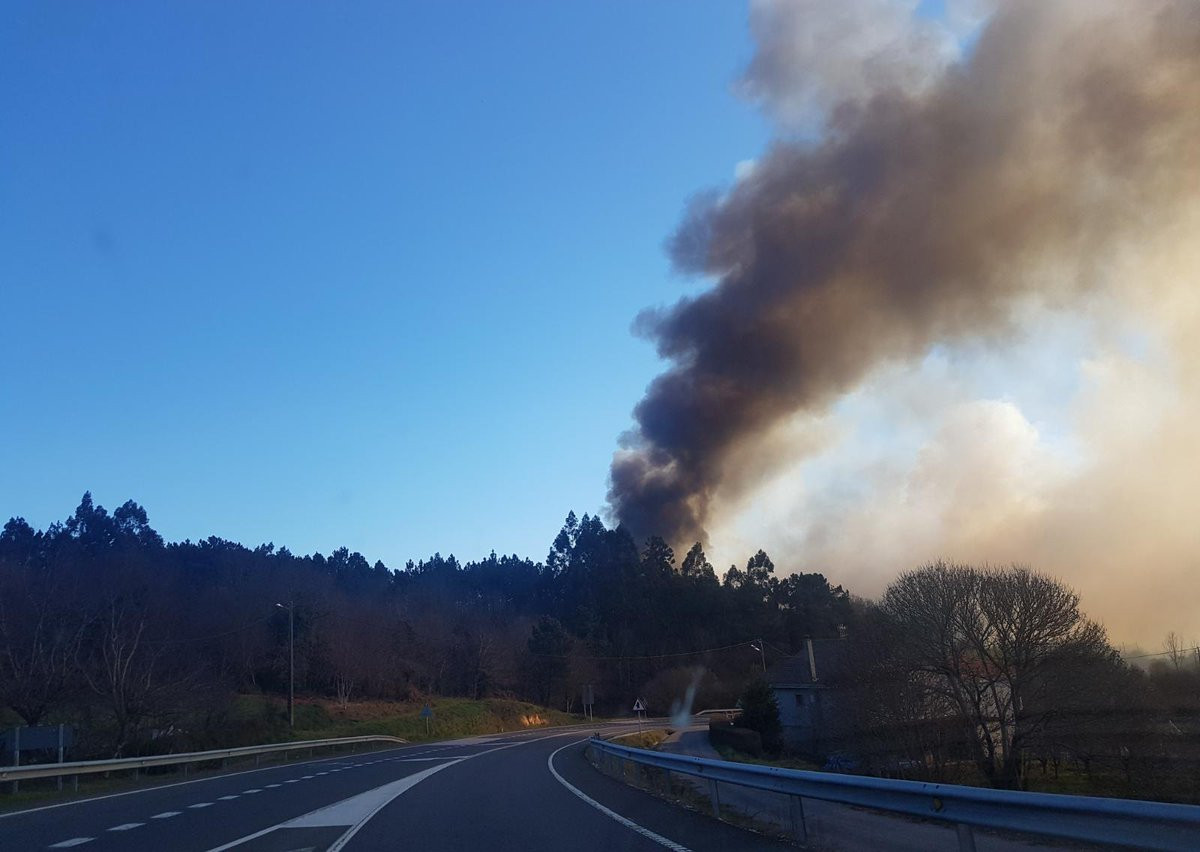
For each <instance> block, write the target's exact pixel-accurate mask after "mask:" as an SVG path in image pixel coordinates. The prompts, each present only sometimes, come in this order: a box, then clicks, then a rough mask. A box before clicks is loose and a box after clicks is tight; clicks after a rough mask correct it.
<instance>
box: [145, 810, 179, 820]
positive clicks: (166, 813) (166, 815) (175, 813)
mask: <svg viewBox="0 0 1200 852" xmlns="http://www.w3.org/2000/svg"><path fill="white" fill-rule="evenodd" d="M181 813H183V811H163V812H162V813H161V814H155V815H154V816H152V817H150V819H170V818H171V817H177V816H179V815H180V814H181Z"/></svg>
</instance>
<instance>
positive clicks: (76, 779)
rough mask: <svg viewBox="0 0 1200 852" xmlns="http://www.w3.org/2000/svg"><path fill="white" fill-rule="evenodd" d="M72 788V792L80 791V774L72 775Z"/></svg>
mask: <svg viewBox="0 0 1200 852" xmlns="http://www.w3.org/2000/svg"><path fill="white" fill-rule="evenodd" d="M71 789H72V792H75V793H78V792H79V776H78V775H72V776H71Z"/></svg>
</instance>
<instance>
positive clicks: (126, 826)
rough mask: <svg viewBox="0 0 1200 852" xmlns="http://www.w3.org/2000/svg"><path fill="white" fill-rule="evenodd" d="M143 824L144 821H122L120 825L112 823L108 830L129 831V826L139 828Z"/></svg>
mask: <svg viewBox="0 0 1200 852" xmlns="http://www.w3.org/2000/svg"><path fill="white" fill-rule="evenodd" d="M145 824H146V823H144V822H123V823H121V824H120V825H114V826H113V827H112V828H110V829H109V831H129V830H130V829H131V828H141V827H142V826H143V825H145Z"/></svg>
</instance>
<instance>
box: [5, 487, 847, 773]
mask: <svg viewBox="0 0 1200 852" xmlns="http://www.w3.org/2000/svg"><path fill="white" fill-rule="evenodd" d="M289 608H290V609H291V615H292V616H293V617H294V622H293V629H294V643H295V644H294V647H295V682H296V692H297V695H298V696H322V697H326V698H330V699H335V700H337V701H340V702H343V703H344V702H349V701H352V700H359V699H366V698H378V699H399V700H419V699H421V698H422V697H424V696H431V695H443V696H465V697H469V698H482V697H486V696H497V697H513V698H522V699H526V700H529V701H532V702H535V703H538V704H541V705H544V706H553V707H557V708H558V709H560V710H566V711H568V712H571V711H574V712H579V710H580V707H579V696H580V692H581V687H582V686H583V685H584V684H585V683H590V684H592V685H593V686H594V694H595V700H596V707H595V711H596V712H597V713H599V714H605V713H618V712H624V713H626V714H627V713H628V708H629V707H630V706H632V703H633V701H634V699H635V698H636V697H638V696H642V697H643V698H644V699H645V700H646V701H647V702H649V703H650V704H651V706H652V707H654V708H655V709H656V710H657V711H658V712H665V711H666V710H667V709H668V708H669V703H670V701H671V700H672V699H673V698H674V697H676V696H677V695H678V694H679V693H680V692H682V689H683V686H681V683H682V684H684V685H686V682H687V680H688V679H689V678H690V677H691V676H692V675H691V671H692V667H694V666H697V665H702V666H703V667H704V669H705V670H706V674H705V676H704V677H703V679H702V681H701V683H700V695H699V696H698V700H699V701H702V702H708V703H710V704H715V705H719V706H727V705H728V704H729V703H731V702H732V701H734V700H735V699H736V696H737V694H738V693H739V691H740V690H741V688H742V687H743V686H744V684H745V683H746V682H747V681H748V680H749V679H750V678H752V677H753V676H754V675H755V674H756V673H760V672H761V668H760V667H761V666H762V665H763V664H764V663H765V662H769V661H770V660H771V659H773V658H776V657H778V656H779V655H781V654H783V653H787V652H790V651H793V650H794V649H796V648H798V647H799V646H800V645H801V644H802V642H803V639H804V637H806V636H809V635H811V636H832V635H836V633H837V629H838V626H839V625H844V624H845V623H847V621H848V620H849V619H850V618H851V617H852V612H851V610H852V606H851V601H850V596H849V594H848V593H847V592H846V591H845V590H843V589H842V588H840V587H836V586H832V585H830V583H829V582H828V581H827V580H826V579H825V578H824V577H823V576H821V575H820V574H804V573H798V574H792V575H790V576H787V577H786V578H780V577H777V576H775V569H774V565H773V563H772V561H771V559H770V557H768V556H767V554H765V553H763V552H762V551H759V552H758V553H756V554H754V555H752V556H751V557H750V558H749V559H748V561H747V563H746V565H745V567H744V568H739V567H737V566H731V567H730V568H729V570H728V571H727V572H725V574H724V579H723V580H718V577H717V573H716V571H715V570H714V568H713V566H712V565H711V564H709V562H708V560H707V559H706V557H705V554H704V552H703V549H702V548H701V547H700V546H699V545H698V544H697V545H696V546H695V547H693V548H691V549H690V550H689V552H688V553H687V554H686V555H685V556H684V557H683V558H682V560H679V559H676V557H675V554H674V553H673V551H672V550H671V548H670V547H668V546H667V545H666V544H665V543H664V542H663V541H662V540H661V539H656V538H651V539H649V540H648V541H645V542H643V543H642V544H641V546H640V547H639V545H638V543H636V542H634V541H633V539H632V538H631V537H630V536H629V534H628V533H627V532H626V531H625V530H624V529H623V528H620V527H618V528H616V529H609V528H607V527H606V526H605V524H604V523H603V522H602V521H601V520H600V519H599V518H598V517H595V516H589V515H584V516H582V517H579V518H577V517H576V516H575V515H574V514H573V513H571V514H568V515H567V518H566V521H565V523H564V525H563V527H562V530H561V532H560V533H559V534H558V535H557V536H556V538H555V539H554V541H553V543H552V544H551V546H550V549H549V552H548V554H547V555H546V558H545V559H544V560H543V561H540V562H535V561H533V560H531V559H529V558H523V557H519V556H515V555H512V556H497V555H496V554H495V553H492V554H490V555H489V556H488V557H487V558H486V559H483V560H481V561H477V562H466V563H462V562H459V561H458V560H457V559H456V558H455V557H454V556H452V555H451V556H442V555H441V554H438V553H435V554H433V555H432V556H430V557H428V558H425V559H420V560H418V561H415V562H414V561H409V562H408V563H406V564H405V565H403V566H399V567H396V568H393V567H390V566H387V565H385V564H384V563H383V562H381V561H375V562H373V563H372V562H371V561H369V560H368V559H367V558H366V557H364V556H363V555H362V554H360V553H358V552H355V551H351V550H349V549H348V548H341V549H338V550H335V551H334V552H332V553H330V554H328V555H324V554H321V553H314V554H311V555H308V556H299V555H296V554H293V553H292V552H291V551H289V550H288V549H287V548H286V547H276V546H275V545H273V544H263V545H261V546H258V547H255V548H253V549H251V548H248V547H245V546H243V545H241V544H238V543H235V542H231V541H226V540H223V539H220V538H216V537H211V538H208V539H205V540H203V541H198V542H192V541H183V542H175V543H169V542H165V541H164V540H163V538H162V536H161V535H159V534H158V533H157V532H156V531H155V530H154V528H153V527H152V526H151V524H150V521H149V518H148V516H147V513H146V510H145V509H144V508H143V507H142V506H140V505H138V504H137V503H135V502H133V501H128V502H126V503H124V504H123V505H121V506H120V507H118V508H117V509H115V510H114V511H112V512H111V513H110V512H108V511H107V510H105V509H104V507H102V506H99V505H97V504H95V503H94V502H93V500H92V497H91V494H90V493H87V494H84V495H83V498H82V500H81V502H80V504H79V506H78V507H77V508H76V509H75V511H74V512H73V514H71V516H70V517H68V518H67V519H66V520H64V521H62V522H59V523H53V524H51V525H50V526H49V527H47V528H46V529H44V530H36V529H34V528H33V527H31V526H30V525H29V524H28V523H26V522H25V521H24V520H23V519H21V518H13V519H12V520H10V521H8V523H7V524H5V526H4V530H3V533H0V705H4V707H6V708H7V709H8V711H11V714H13V715H14V716H15V717H16V718H14V719H12V720H11V721H12V722H14V723H15V722H18V721H19V722H20V723H23V724H27V725H37V724H47V723H57V722H63V721H65V722H70V723H73V724H75V725H77V726H78V727H79V729H80V730H81V731H83V732H85V735H84V736H83V739H82V741H81V748H84V749H86V750H87V751H89V752H91V753H94V754H111V755H126V754H133V753H141V752H145V751H147V750H149V749H159V748H165V747H185V746H186V747H205V746H215V745H218V744H225V743H226V742H228V741H229V739H230V737H234V736H238V734H237V733H236V731H237V729H236V727H235V726H232V725H230V723H229V719H230V714H231V712H232V708H233V706H234V702H235V699H236V697H237V696H238V695H244V694H265V695H274V696H285V695H286V694H287V691H288V672H289V668H288V665H289V659H288V657H289V640H288V629H289ZM758 640H762V641H765V642H766V643H767V646H766V650H765V652H760V651H758V650H755V649H754V648H752V647H751V644H750V643H751V642H752V641H758ZM710 649H712V650H710ZM167 734H170V736H167ZM181 741H182V742H181ZM167 743H171V745H170V746H168V745H167Z"/></svg>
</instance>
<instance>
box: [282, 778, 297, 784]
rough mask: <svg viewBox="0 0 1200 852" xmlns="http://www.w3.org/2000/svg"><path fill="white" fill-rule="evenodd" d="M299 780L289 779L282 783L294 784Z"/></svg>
mask: <svg viewBox="0 0 1200 852" xmlns="http://www.w3.org/2000/svg"><path fill="white" fill-rule="evenodd" d="M299 780H300V779H299V778H289V779H288V780H286V781H284V782H283V783H284V784H295V783H297V782H299Z"/></svg>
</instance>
